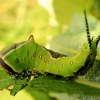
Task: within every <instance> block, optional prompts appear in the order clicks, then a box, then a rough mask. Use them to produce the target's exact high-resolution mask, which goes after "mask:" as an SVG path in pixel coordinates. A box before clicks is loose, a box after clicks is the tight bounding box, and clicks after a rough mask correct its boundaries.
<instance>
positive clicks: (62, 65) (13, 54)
mask: <svg viewBox="0 0 100 100" xmlns="http://www.w3.org/2000/svg"><path fill="white" fill-rule="evenodd" d="M84 15H85V22H86V32H87V40H88V43H87V42H86V43H85V44H84V45H83V47H82V49H81V51H80V52H79V53H77V54H76V55H75V56H69V57H67V56H66V55H64V54H60V53H57V52H54V51H52V50H49V49H46V48H45V47H43V46H40V45H39V44H37V43H36V42H35V41H34V38H33V35H31V36H30V37H29V39H28V40H27V41H24V42H20V43H15V44H12V45H10V46H8V47H5V48H4V49H2V50H1V52H0V63H1V65H2V67H3V68H4V69H5V71H6V72H7V73H8V74H15V77H16V78H17V77H18V76H21V79H22V78H23V77H27V79H30V76H31V75H34V76H39V75H43V74H45V73H46V74H51V75H52V74H53V75H58V76H63V77H64V78H68V77H73V78H74V77H76V76H81V75H84V74H85V73H86V72H87V71H88V70H89V68H91V67H92V65H93V64H94V61H95V57H96V54H97V46H98V43H99V41H100V36H98V38H97V39H93V38H91V37H90V33H89V27H88V22H87V17H86V12H85V11H84Z"/></svg>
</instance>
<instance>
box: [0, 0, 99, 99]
mask: <svg viewBox="0 0 100 100" xmlns="http://www.w3.org/2000/svg"><path fill="white" fill-rule="evenodd" d="M83 10H86V12H87V16H89V18H88V19H89V21H90V24H91V25H90V27H91V28H90V29H91V30H92V31H94V30H97V29H98V31H99V19H100V1H99V0H0V49H2V48H3V47H4V46H6V45H8V44H11V43H14V42H20V41H25V40H27V39H28V37H29V36H30V35H31V34H32V35H34V39H35V41H36V42H37V43H38V44H40V45H43V46H45V47H47V48H50V47H52V45H51V46H50V43H51V42H52V40H53V38H54V39H55V38H57V37H60V39H58V40H59V42H62V43H63V42H64V43H66V42H65V41H63V38H61V35H62V34H66V33H68V32H69V33H71V34H79V33H82V32H85V21H84V15H83ZM99 33H100V31H99ZM63 37H65V35H63ZM70 37H71V36H70ZM65 38H66V37H65ZM51 44H52V43H51ZM68 44H69V43H68ZM53 50H56V48H55V46H54V47H53ZM56 51H59V50H56ZM62 52H64V49H63V51H62ZM66 98H67V99H68V100H72V97H69V98H68V96H67V94H54V93H46V92H43V91H32V90H31V89H30V88H29V87H26V88H25V89H23V90H21V91H20V92H18V94H17V95H16V96H15V97H13V96H11V95H10V93H9V91H7V90H3V91H0V100H66ZM74 100H75V99H74ZM76 100H78V98H77V99H76Z"/></svg>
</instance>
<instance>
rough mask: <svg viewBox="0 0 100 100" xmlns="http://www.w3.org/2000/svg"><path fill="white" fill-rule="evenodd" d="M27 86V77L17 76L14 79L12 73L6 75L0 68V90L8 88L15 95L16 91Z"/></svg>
mask: <svg viewBox="0 0 100 100" xmlns="http://www.w3.org/2000/svg"><path fill="white" fill-rule="evenodd" d="M26 86H27V79H26V78H24V79H22V80H21V79H20V78H17V79H15V80H14V75H8V74H7V73H6V72H5V71H4V70H0V90H3V89H5V88H6V89H8V90H9V91H11V92H10V94H11V95H13V96H14V95H16V93H17V92H19V91H20V90H22V89H23V88H25V87H26Z"/></svg>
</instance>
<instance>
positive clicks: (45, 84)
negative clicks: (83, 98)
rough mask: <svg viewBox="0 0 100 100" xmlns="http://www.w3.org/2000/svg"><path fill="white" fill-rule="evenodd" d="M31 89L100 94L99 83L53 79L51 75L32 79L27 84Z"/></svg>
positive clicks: (70, 93)
mask: <svg viewBox="0 0 100 100" xmlns="http://www.w3.org/2000/svg"><path fill="white" fill-rule="evenodd" d="M29 86H30V87H31V89H33V90H44V91H46V92H55V93H67V94H69V95H72V94H80V95H100V84H97V83H92V82H88V81H83V80H79V79H76V80H75V81H65V80H62V79H54V78H53V77H47V76H46V77H40V78H36V79H34V80H32V81H31V82H30V84H29Z"/></svg>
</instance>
